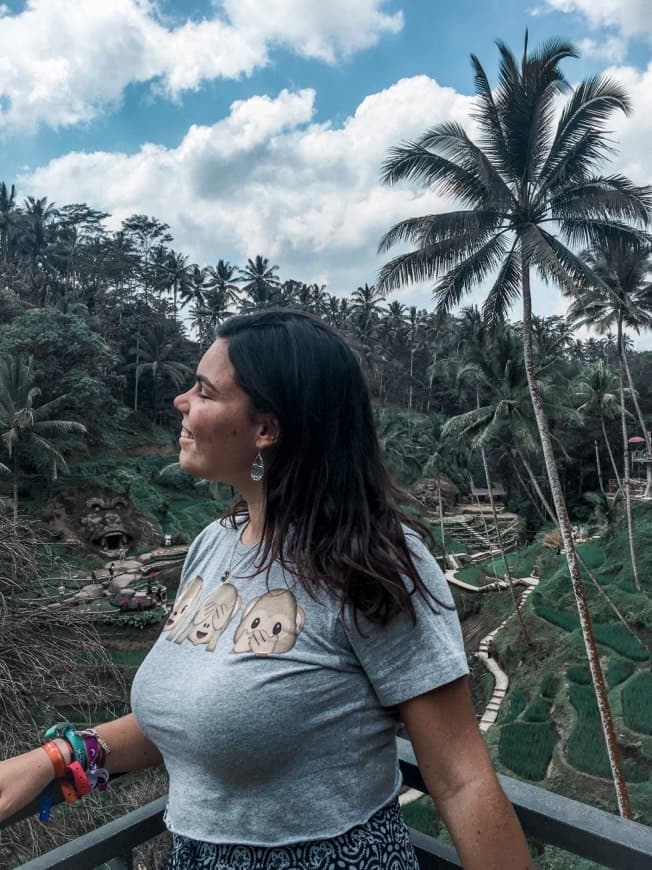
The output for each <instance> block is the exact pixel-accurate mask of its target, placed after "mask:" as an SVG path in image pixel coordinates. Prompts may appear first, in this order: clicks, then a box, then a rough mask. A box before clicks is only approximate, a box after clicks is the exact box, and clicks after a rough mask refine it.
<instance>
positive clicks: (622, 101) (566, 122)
mask: <svg viewBox="0 0 652 870" xmlns="http://www.w3.org/2000/svg"><path fill="white" fill-rule="evenodd" d="M630 108H631V104H630V101H629V98H628V96H627V94H626V92H625V90H624V89H623V88H622V87H621V86H620V85H619V84H618V83H617V82H614V81H613V80H612V79H610V78H608V77H606V76H600V75H596V76H592V77H591V78H588V79H586V80H585V81H583V82H581V83H580V84H579V85H578V86H577V87H576V88H575V90H574V91H573V93H572V95H571V97H570V99H569V100H568V102H567V103H566V105H565V106H564V109H563V111H562V114H561V117H560V119H559V123H558V124H557V130H556V133H555V137H554V139H553V141H552V145H551V147H550V152H549V154H548V158H547V160H546V162H545V163H544V165H543V167H542V169H541V172H540V173H539V182H540V186H541V187H543V188H548V187H549V186H550V182H551V179H552V178H553V176H554V174H555V173H556V172H557V171H558V169H559V167H560V165H561V164H562V163H563V162H564V159H565V157H566V155H567V154H568V153H569V152H570V151H571V150H572V149H573V148H574V146H575V145H576V144H577V143H578V142H579V141H580V140H581V139H582V137H583V136H584V135H585V134H586V133H587V132H591V131H592V132H593V133H594V134H595V135H596V137H597V138H596V140H594V142H593V146H592V147H593V148H594V149H595V148H597V149H598V150H600V149H601V147H602V146H601V145H599V142H598V140H600V139H601V140H603V141H605V140H606V133H605V132H604V131H603V130H602V129H601V128H602V127H603V125H604V123H605V121H606V120H607V119H608V118H609V117H610V115H611V114H612V113H613V112H615V111H621V112H624V113H625V114H628V113H629V111H630Z"/></svg>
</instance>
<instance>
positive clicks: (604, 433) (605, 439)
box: [600, 415, 623, 489]
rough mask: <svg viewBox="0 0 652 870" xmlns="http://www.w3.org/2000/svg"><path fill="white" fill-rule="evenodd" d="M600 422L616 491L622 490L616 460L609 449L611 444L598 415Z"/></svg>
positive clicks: (605, 428) (601, 417)
mask: <svg viewBox="0 0 652 870" xmlns="http://www.w3.org/2000/svg"><path fill="white" fill-rule="evenodd" d="M600 422H601V423H602V437H603V438H604V443H605V444H606V445H607V452H608V453H609V459H610V460H611V467H612V469H613V473H614V475H615V476H616V483H617V484H618V489H622V488H623V482H622V480H621V479H620V474H619V473H618V466H617V465H616V460H615V459H614V453H613V450H612V449H611V444H610V443H609V438H608V437H607V427H606V426H605V424H604V417H603V416H602V415H600Z"/></svg>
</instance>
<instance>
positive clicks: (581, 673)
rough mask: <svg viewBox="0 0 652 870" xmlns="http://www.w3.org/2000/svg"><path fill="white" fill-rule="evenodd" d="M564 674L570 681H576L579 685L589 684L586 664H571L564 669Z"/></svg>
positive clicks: (589, 676)
mask: <svg viewBox="0 0 652 870" xmlns="http://www.w3.org/2000/svg"><path fill="white" fill-rule="evenodd" d="M566 676H567V677H568V679H569V680H570V681H571V683H577V684H578V685H580V686H590V685H591V671H590V670H589V668H588V665H571V666H570V667H569V668H568V670H567V671H566Z"/></svg>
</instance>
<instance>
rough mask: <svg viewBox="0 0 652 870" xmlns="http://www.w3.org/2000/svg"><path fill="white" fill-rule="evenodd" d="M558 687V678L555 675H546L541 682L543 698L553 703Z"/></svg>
mask: <svg viewBox="0 0 652 870" xmlns="http://www.w3.org/2000/svg"><path fill="white" fill-rule="evenodd" d="M558 686H559V680H558V679H557V676H556V675H555V674H546V675H545V677H544V678H543V679H542V680H541V697H542V698H545V699H546V700H547V701H552V699H553V698H554V697H555V695H556V694H557V687H558Z"/></svg>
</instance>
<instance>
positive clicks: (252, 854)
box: [168, 800, 419, 870]
mask: <svg viewBox="0 0 652 870" xmlns="http://www.w3.org/2000/svg"><path fill="white" fill-rule="evenodd" d="M168 870H419V864H418V863H417V859H416V855H415V854H414V849H413V848H412V843H411V842H410V835H409V833H408V829H407V827H406V825H405V822H404V821H403V818H402V816H401V811H400V809H399V805H398V800H394V801H392V803H390V804H388V805H387V806H386V807H383V808H382V809H381V810H378V812H377V813H375V814H374V815H373V816H372V817H371V818H370V819H369V821H368V822H366V823H365V824H364V825H356V826H355V827H354V828H351V829H350V830H349V831H347V832H346V833H344V834H340V835H339V836H338V837H332V838H330V839H328V840H308V841H306V842H304V843H293V844H292V845H290V846H269V847H265V846H238V845H233V844H227V843H202V842H199V841H197V840H190V839H189V838H188V837H182V836H180V835H179V834H174V845H173V847H172V854H171V855H170V861H169V864H168Z"/></svg>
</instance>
